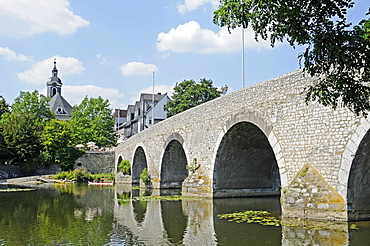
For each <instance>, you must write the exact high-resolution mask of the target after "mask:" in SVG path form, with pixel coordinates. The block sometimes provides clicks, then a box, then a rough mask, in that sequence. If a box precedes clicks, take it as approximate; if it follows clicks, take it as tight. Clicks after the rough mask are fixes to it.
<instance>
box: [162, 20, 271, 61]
mask: <svg viewBox="0 0 370 246" xmlns="http://www.w3.org/2000/svg"><path fill="white" fill-rule="evenodd" d="M241 37H242V29H241V28H236V29H234V30H232V31H231V34H230V33H229V31H228V29H227V27H222V28H221V29H220V31H219V32H218V33H215V32H214V31H212V30H209V29H202V28H201V26H200V25H199V23H198V22H196V21H190V22H188V23H185V24H183V25H179V26H178V27H177V28H176V29H175V28H172V29H171V30H170V31H169V32H168V33H164V32H161V33H159V34H158V37H157V49H158V50H160V51H172V52H175V53H189V52H192V53H201V54H215V53H232V52H237V51H240V50H241V48H242V38H241ZM244 37H245V40H244V42H245V48H251V49H262V48H270V44H269V42H268V41H264V40H261V41H260V42H257V41H255V40H254V32H253V30H251V29H249V28H248V29H246V30H245V31H244Z"/></svg>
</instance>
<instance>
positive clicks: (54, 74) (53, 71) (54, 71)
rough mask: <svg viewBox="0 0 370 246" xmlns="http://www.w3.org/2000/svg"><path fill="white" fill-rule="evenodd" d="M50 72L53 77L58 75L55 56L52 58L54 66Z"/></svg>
mask: <svg viewBox="0 0 370 246" xmlns="http://www.w3.org/2000/svg"><path fill="white" fill-rule="evenodd" d="M51 72H52V75H53V77H58V69H57V58H54V68H53V70H52V71H51Z"/></svg>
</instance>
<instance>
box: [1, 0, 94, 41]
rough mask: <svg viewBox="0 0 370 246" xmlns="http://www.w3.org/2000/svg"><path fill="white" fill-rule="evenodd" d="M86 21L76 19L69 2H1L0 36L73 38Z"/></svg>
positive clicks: (87, 22)
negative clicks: (53, 35) (50, 33)
mask: <svg viewBox="0 0 370 246" xmlns="http://www.w3.org/2000/svg"><path fill="white" fill-rule="evenodd" d="M88 25H89V21H87V20H84V19H83V18H82V17H81V16H78V15H75V14H74V13H73V12H72V10H71V6H70V4H69V2H68V0H53V1H45V0H32V1H31V0H11V1H10V0H0V35H4V36H9V37H27V36H32V35H34V34H37V33H43V32H55V33H58V34H60V35H66V34H72V33H74V32H76V31H77V29H78V28H80V27H86V26H88Z"/></svg>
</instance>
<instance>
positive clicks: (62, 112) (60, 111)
mask: <svg viewBox="0 0 370 246" xmlns="http://www.w3.org/2000/svg"><path fill="white" fill-rule="evenodd" d="M55 113H56V114H66V112H65V111H64V109H63V108H61V107H59V108H57V110H56V111H55Z"/></svg>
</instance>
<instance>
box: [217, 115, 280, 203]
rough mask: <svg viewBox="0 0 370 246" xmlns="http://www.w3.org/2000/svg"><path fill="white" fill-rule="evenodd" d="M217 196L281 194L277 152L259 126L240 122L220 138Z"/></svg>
mask: <svg viewBox="0 0 370 246" xmlns="http://www.w3.org/2000/svg"><path fill="white" fill-rule="evenodd" d="M213 177H214V181H213V183H214V197H253V196H273V195H280V192H279V189H280V174H279V168H278V165H277V161H276V158H275V154H274V151H273V150H272V147H271V145H270V143H269V141H268V139H267V137H266V136H265V134H264V133H263V132H262V131H261V129H259V128H258V127H257V126H256V125H254V124H252V123H249V122H240V123H237V124H235V125H234V126H232V127H231V128H230V129H229V130H228V132H227V133H226V134H225V136H224V137H223V139H222V140H221V143H220V146H219V148H218V150H217V155H216V160H215V168H214V175H213Z"/></svg>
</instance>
